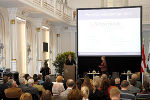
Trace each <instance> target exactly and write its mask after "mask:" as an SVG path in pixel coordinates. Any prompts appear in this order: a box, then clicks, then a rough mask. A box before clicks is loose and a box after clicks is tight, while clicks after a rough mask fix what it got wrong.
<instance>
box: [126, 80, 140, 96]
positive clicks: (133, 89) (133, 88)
mask: <svg viewBox="0 0 150 100" xmlns="http://www.w3.org/2000/svg"><path fill="white" fill-rule="evenodd" d="M128 91H129V92H130V93H132V94H135V95H136V94H137V93H140V89H139V88H137V87H136V80H135V79H131V80H130V86H129V87H128Z"/></svg>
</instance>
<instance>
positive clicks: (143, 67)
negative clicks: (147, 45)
mask: <svg viewBox="0 0 150 100" xmlns="http://www.w3.org/2000/svg"><path fill="white" fill-rule="evenodd" d="M145 68H146V62H145V53H144V43H143V46H142V63H141V72H144V71H145Z"/></svg>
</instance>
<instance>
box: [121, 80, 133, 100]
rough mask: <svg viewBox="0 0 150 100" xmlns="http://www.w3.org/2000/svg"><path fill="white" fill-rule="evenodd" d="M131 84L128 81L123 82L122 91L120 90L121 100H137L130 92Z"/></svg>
mask: <svg viewBox="0 0 150 100" xmlns="http://www.w3.org/2000/svg"><path fill="white" fill-rule="evenodd" d="M128 86H129V82H128V81H127V80H123V81H122V82H121V90H120V99H121V100H126V99H130V100H135V96H134V95H133V94H131V93H130V92H129V91H128Z"/></svg>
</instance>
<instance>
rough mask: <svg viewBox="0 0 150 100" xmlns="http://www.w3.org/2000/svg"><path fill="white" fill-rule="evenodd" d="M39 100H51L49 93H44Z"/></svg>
mask: <svg viewBox="0 0 150 100" xmlns="http://www.w3.org/2000/svg"><path fill="white" fill-rule="evenodd" d="M40 100H52V94H51V92H50V91H49V90H46V91H44V92H43V93H42V96H41V99H40Z"/></svg>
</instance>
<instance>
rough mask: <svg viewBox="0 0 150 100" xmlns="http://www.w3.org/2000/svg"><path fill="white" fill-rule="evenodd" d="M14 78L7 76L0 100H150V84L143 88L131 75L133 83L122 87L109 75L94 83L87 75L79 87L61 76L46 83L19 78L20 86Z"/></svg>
mask: <svg viewBox="0 0 150 100" xmlns="http://www.w3.org/2000/svg"><path fill="white" fill-rule="evenodd" d="M12 78H14V77H11V78H9V77H8V76H6V75H5V76H4V77H3V84H0V100H1V99H2V100H7V98H8V99H12V98H13V99H15V100H16V99H17V100H19V99H20V100H110V99H111V100H135V99H138V100H139V99H145V100H150V84H149V82H146V81H144V83H143V85H142V86H141V87H140V84H141V82H140V81H138V77H137V74H133V75H132V76H131V79H130V84H129V82H128V81H127V80H123V81H122V82H121V85H120V78H116V79H115V80H114V79H108V78H107V75H106V74H102V76H101V77H100V76H95V77H94V78H93V80H92V79H90V78H89V77H88V76H85V78H84V80H83V83H82V81H81V80H80V79H78V80H77V81H76V84H75V82H74V81H73V80H72V79H68V80H63V77H62V76H61V75H59V76H58V77H57V78H56V82H53V83H52V82H51V79H50V76H49V75H46V76H45V82H44V81H43V80H42V75H41V74H39V75H36V74H34V75H33V78H31V77H30V75H29V74H25V75H24V78H23V77H20V78H18V79H19V84H20V85H19V86H18V85H17V84H16V81H14V80H13V79H12ZM63 82H64V83H63ZM64 85H66V86H67V88H66V90H65V89H64ZM119 89H120V90H119ZM140 90H141V91H140ZM52 93H53V94H52ZM135 97H136V98H135Z"/></svg>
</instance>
